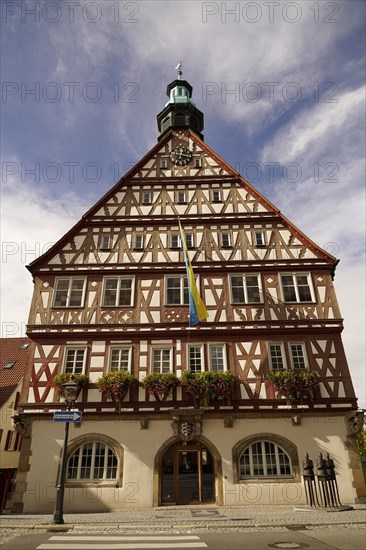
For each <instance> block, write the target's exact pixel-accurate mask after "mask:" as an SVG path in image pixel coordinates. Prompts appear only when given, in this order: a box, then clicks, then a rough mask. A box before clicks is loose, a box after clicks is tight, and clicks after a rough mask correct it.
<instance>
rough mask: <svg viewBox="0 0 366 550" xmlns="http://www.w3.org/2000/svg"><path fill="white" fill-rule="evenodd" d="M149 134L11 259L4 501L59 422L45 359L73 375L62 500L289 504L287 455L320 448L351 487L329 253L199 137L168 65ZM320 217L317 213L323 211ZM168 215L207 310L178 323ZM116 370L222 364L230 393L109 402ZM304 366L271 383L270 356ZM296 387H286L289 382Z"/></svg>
mask: <svg viewBox="0 0 366 550" xmlns="http://www.w3.org/2000/svg"><path fill="white" fill-rule="evenodd" d="M167 94H168V96H169V101H168V102H167V104H166V105H165V107H164V109H163V110H162V111H161V113H159V114H158V117H157V120H158V130H159V136H158V141H157V144H156V145H155V146H154V147H153V148H152V149H151V150H150V151H149V152H148V153H147V154H146V155H145V156H144V157H143V158H142V159H141V160H140V161H139V162H138V163H137V164H136V165H135V166H134V167H133V168H132V169H131V170H130V171H129V172H128V173H127V174H125V175H124V176H123V177H122V178H121V179H120V181H118V182H117V183H116V185H115V186H114V187H113V188H112V189H111V190H110V191H108V193H106V195H105V196H103V197H102V198H101V199H100V200H99V201H98V202H97V203H96V204H95V205H94V206H93V207H92V208H91V209H90V210H89V211H88V212H87V213H86V214H85V215H84V216H83V217H82V219H81V220H80V221H79V222H78V223H77V224H76V225H75V226H74V227H73V228H72V229H70V231H69V232H68V233H66V234H65V235H64V236H63V237H62V238H61V239H60V241H59V242H57V243H56V244H55V245H54V246H53V247H52V248H51V249H50V250H49V251H48V252H46V253H45V254H43V255H42V256H41V257H39V258H38V259H37V260H35V261H34V262H32V264H30V266H28V269H29V271H30V272H31V274H32V276H33V280H34V294H33V299H32V304H31V309H30V315H29V321H28V329H27V334H28V336H29V338H30V340H31V342H32V344H31V347H30V350H29V353H30V354H31V359H30V362H29V365H28V371H27V376H26V380H25V384H24V387H23V393H22V397H21V404H20V407H21V408H20V409H19V411H20V413H21V414H20V415H19V417H18V418H17V419H16V423H17V427H18V429H19V430H20V431H21V432H22V434H23V436H24V437H23V445H22V450H21V465H20V468H19V473H18V478H17V492H16V495H15V500H16V502H15V505H14V508H13V509H14V511H24V512H50V511H52V510H53V506H54V501H55V490H56V482H57V478H58V472H59V468H60V457H61V450H62V443H63V431H64V425H63V424H61V423H56V422H52V415H53V412H54V411H55V410H59V409H61V408H63V407H64V404H63V399H62V398H61V399H60V397H59V393H58V392H57V391H56V390H55V388H54V387H53V386H52V380H53V378H54V377H55V375H56V374H60V373H63V372H69V373H74V374H86V375H87V376H88V377H89V383H88V384H87V385H86V386H84V387H83V389H82V392H81V394H80V395H79V398H78V401H77V404H76V405H75V407H76V408H77V409H79V410H81V411H82V412H83V417H82V421H81V423H75V424H72V425H71V429H70V440H69V445H68V449H67V460H68V463H67V480H66V492H65V511H83V510H90V511H92V510H100V509H116V508H124V507H136V506H138V507H152V506H163V505H167V504H176V505H185V504H193V503H213V504H218V505H235V504H278V503H281V504H283V503H289V504H294V503H296V504H303V503H304V502H305V494H304V489H303V485H302V481H301V461H302V459H303V456H304V453H306V452H307V453H309V454H310V456H311V457H312V458H313V460H314V461H315V459H316V457H317V455H318V453H319V452H322V453H325V452H329V453H330V455H331V457H332V458H333V460H334V461H335V464H336V471H337V474H338V486H339V491H340V498H341V500H342V501H343V502H344V503H353V502H355V501H356V500H357V499H358V498H360V496H362V491H363V490H364V485H363V478H362V472H361V469H360V461H359V456H358V454H357V451H356V447H355V444H354V437H355V434H356V433H357V431H359V429H360V426H362V418H361V417H360V414H359V413H358V412H357V402H356V397H355V393H354V389H353V386H352V381H351V378H350V373H349V369H348V366H347V360H346V357H345V352H344V348H343V344H342V339H341V333H342V330H343V323H342V316H341V313H340V311H339V307H338V303H337V298H336V294H335V289H334V282H333V279H334V273H335V268H336V265H337V262H338V260H337V259H336V258H334V257H333V256H331V255H330V254H329V253H327V252H326V251H324V250H322V249H321V248H320V247H319V246H318V245H317V244H315V243H314V242H312V241H311V240H310V239H309V238H308V237H307V236H306V235H304V234H303V233H302V232H301V231H300V230H299V229H298V228H297V227H295V226H294V225H293V224H292V223H291V222H290V221H289V220H288V219H286V218H285V217H284V216H283V215H282V214H281V212H280V211H279V210H278V208H276V207H275V206H274V205H273V204H271V203H270V202H269V201H268V200H267V199H266V198H265V197H264V196H262V195H261V194H260V193H259V192H258V191H257V190H256V189H255V188H254V187H253V186H252V185H250V184H249V183H248V182H247V181H245V180H244V179H243V178H242V177H241V176H240V174H238V173H237V172H236V171H235V170H234V169H233V168H232V167H231V166H229V165H228V164H227V163H226V162H225V161H224V160H223V159H222V158H221V157H220V156H219V155H218V154H217V153H216V152H215V151H213V150H212V149H211V148H210V147H209V146H208V145H207V144H206V143H205V141H204V138H203V127H204V117H203V114H202V112H201V111H200V110H199V109H198V108H197V107H196V105H195V104H194V103H193V101H192V87H191V86H190V84H189V83H188V82H187V81H185V80H183V79H182V74H181V71H179V74H178V78H177V79H176V80H174V81H173V82H172V83H171V84H169V85H168V90H167ZM325 215H326V213H325ZM179 220H180V223H181V224H182V227H183V228H184V231H185V235H186V241H187V246H188V249H189V253H190V259H191V262H192V266H193V269H194V273H195V276H196V278H197V286H198V288H199V291H200V295H201V297H202V299H203V301H204V303H205V305H206V308H207V311H208V318H207V320H205V321H203V322H201V323H199V324H198V325H196V326H193V327H190V326H189V324H188V309H189V306H188V288H187V278H186V271H185V264H184V256H183V250H182V247H181V243H180V235H179ZM122 369H125V370H128V371H129V372H131V373H132V374H133V375H134V376H135V378H137V379H138V380H139V381H140V382H141V381H142V380H143V378H144V377H145V376H146V375H148V374H149V373H152V372H155V373H166V372H172V373H175V374H176V375H177V376H178V377H181V375H182V373H183V372H184V371H185V370H191V371H193V372H195V373H197V372H203V371H214V372H221V371H222V372H224V371H230V372H232V373H233V374H234V375H235V377H236V381H235V384H234V388H233V394H232V399H231V401H230V402H226V401H224V400H220V399H213V400H212V401H211V402H210V403H209V404H208V406H206V407H204V406H201V405H198V406H197V404H196V406H195V403H194V401H193V400H192V398H191V396H190V395H189V394H188V393H187V391H186V390H185V389H184V387H182V386H181V385H178V386H177V387H175V388H174V389H173V391H172V392H171V394H170V395H169V397H168V398H167V399H166V400H161V399H159V398H156V397H154V395H152V394H150V393H148V392H147V391H146V389H145V388H144V387H143V386H142V385H141V384H140V385H135V386H134V387H132V388H131V389H130V391H129V393H128V395H127V396H126V397H125V398H124V400H123V402H122V404H120V405H116V404H115V403H114V402H113V401H112V400H110V399H106V397H105V394H103V392H100V391H99V390H98V388H97V387H96V385H95V382H96V381H97V380H98V379H99V378H100V377H101V376H102V375H103V373H106V372H108V371H115V370H122ZM288 370H299V371H310V372H316V373H318V376H319V384H318V385H317V386H316V387H315V389H314V392H313V393H312V394H310V393H308V394H306V395H305V394H303V395H302V394H301V395H300V394H297V398H296V396H295V398H294V399H293V400H292V401H291V402H287V400H286V399H284V398H283V397H281V396H280V394H279V393H278V392H277V391H276V390H275V387H274V384H273V382H272V381H270V380H268V379H267V376H268V373H269V372H271V371H279V372H285V371H288ZM300 393H301V392H300Z"/></svg>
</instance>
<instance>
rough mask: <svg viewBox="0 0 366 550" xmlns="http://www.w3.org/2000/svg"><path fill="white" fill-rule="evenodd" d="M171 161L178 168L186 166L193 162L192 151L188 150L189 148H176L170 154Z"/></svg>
mask: <svg viewBox="0 0 366 550" xmlns="http://www.w3.org/2000/svg"><path fill="white" fill-rule="evenodd" d="M170 160H171V161H172V163H173V164H176V165H177V166H185V165H186V164H188V163H189V162H191V160H192V151H190V150H189V149H187V147H182V146H180V147H176V148H175V149H173V151H172V152H171V153H170Z"/></svg>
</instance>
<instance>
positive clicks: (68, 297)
mask: <svg viewBox="0 0 366 550" xmlns="http://www.w3.org/2000/svg"><path fill="white" fill-rule="evenodd" d="M65 281H69V283H68V288H67V290H66V289H59V288H58V285H59V283H60V282H65ZM75 281H83V288H82V290H81V299H80V303H79V304H78V305H70V302H71V299H72V293H73V292H75V289H74V290H73V283H74V282H75ZM86 282H87V278H86V277H56V278H55V286H54V290H53V299H52V307H53V308H57V309H59V308H80V307H84V302H85V295H86ZM65 290H66V303H65V305H59V304H56V298H57V294H58V293H62V292H63V293H65ZM76 290H80V289H76Z"/></svg>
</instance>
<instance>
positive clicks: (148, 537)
mask: <svg viewBox="0 0 366 550" xmlns="http://www.w3.org/2000/svg"><path fill="white" fill-rule="evenodd" d="M106 537H108V540H120V541H128V540H161V541H164V540H200V538H199V537H198V536H197V535H174V536H170V535H168V536H162V535H146V536H142V535H136V536H128V535H127V536H126V535H118V536H113V535H112V536H111V535H104V536H103V537H101V536H94V535H54V536H52V537H51V538H50V539H49V540H85V541H87V540H91V541H93V540H105V539H106Z"/></svg>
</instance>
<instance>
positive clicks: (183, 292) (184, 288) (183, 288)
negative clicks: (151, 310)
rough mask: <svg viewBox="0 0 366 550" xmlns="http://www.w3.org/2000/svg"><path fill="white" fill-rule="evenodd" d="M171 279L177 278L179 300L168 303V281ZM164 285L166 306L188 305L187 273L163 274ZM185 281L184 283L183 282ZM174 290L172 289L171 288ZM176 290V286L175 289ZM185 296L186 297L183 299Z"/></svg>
mask: <svg viewBox="0 0 366 550" xmlns="http://www.w3.org/2000/svg"><path fill="white" fill-rule="evenodd" d="M172 279H176V280H178V279H179V295H180V300H179V303H178V302H174V303H170V302H169V298H168V290H169V286H168V281H169V280H172ZM164 283H165V284H164V287H165V305H166V306H169V307H171V306H188V305H189V290H188V279H187V275H165V277H164ZM185 283H186V284H185ZM172 290H174V289H172ZM175 290H177V288H176V289H175ZM185 298H186V299H185Z"/></svg>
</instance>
